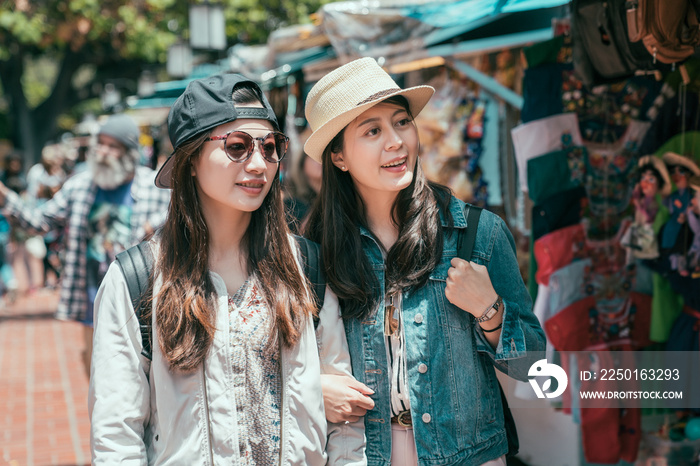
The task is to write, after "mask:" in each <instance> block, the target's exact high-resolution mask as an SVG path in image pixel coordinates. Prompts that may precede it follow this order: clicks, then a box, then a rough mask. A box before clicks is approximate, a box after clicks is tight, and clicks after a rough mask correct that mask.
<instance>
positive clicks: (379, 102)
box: [305, 58, 545, 466]
mask: <svg viewBox="0 0 700 466" xmlns="http://www.w3.org/2000/svg"><path fill="white" fill-rule="evenodd" d="M433 92H434V89H433V88H432V87H430V86H417V87H412V88H409V89H405V90H402V89H400V88H399V86H398V85H397V84H396V83H395V82H394V81H393V80H392V79H391V77H390V76H389V75H388V74H387V73H386V72H385V71H384V70H383V69H382V68H381V67H380V66H379V65H378V64H377V62H376V61H374V59H372V58H364V59H360V60H355V61H353V62H350V63H348V64H346V65H344V66H341V67H340V68H338V69H336V70H334V71H332V72H330V73H329V74H328V75H326V76H325V77H323V78H322V79H321V80H319V81H318V83H317V84H315V85H314V87H313V88H312V89H311V91H310V92H309V95H308V98H307V101H306V117H307V119H308V121H309V123H310V125H311V128H312V129H313V130H314V132H313V134H312V135H311V136H310V137H309V139H307V141H306V145H305V151H306V153H307V154H309V156H310V157H312V158H314V159H315V160H317V161H319V162H321V163H322V164H323V182H322V184H321V194H320V202H319V203H317V204H316V207H315V209H314V210H313V211H312V213H311V217H310V219H309V223H308V225H307V229H306V231H307V232H308V234H309V238H310V239H312V240H314V241H317V242H319V243H321V246H322V251H323V256H324V260H325V270H326V274H327V276H328V282H329V285H330V287H331V289H332V290H333V291H335V292H336V293H337V295H338V297H339V300H340V302H341V304H342V311H343V317H344V318H345V321H346V331H347V339H348V345H349V348H350V355H351V358H352V366H353V373H354V374H355V376H356V377H357V378H358V379H359V382H361V383H362V384H365V385H362V384H358V382H357V381H355V380H352V379H348V378H342V377H333V376H331V377H327V376H324V396H325V400H324V402H325V406H326V410H327V411H326V415H327V416H329V419H331V418H333V419H334V420H338V418H340V419H341V420H342V419H348V420H350V419H355V418H356V416H357V415H361V414H362V413H363V412H364V411H365V410H367V409H368V408H367V407H366V401H367V400H363V399H362V398H363V397H362V396H358V394H359V395H364V394H365V393H368V390H367V388H369V389H371V390H373V391H374V392H375V393H374V394H373V395H371V398H372V400H373V401H374V407H373V408H369V411H367V414H366V415H365V417H364V420H365V428H366V433H367V458H368V460H369V464H388V463H389V462H390V463H391V464H400V465H402V466H411V465H417V464H418V458H420V460H421V464H473V465H489V466H495V465H503V466H505V464H506V462H505V454H506V453H507V452H508V442H507V436H506V430H505V424H504V415H503V409H502V401H501V396H500V388H499V385H498V384H499V383H498V380H497V379H496V374H495V371H494V367H496V368H498V369H499V370H501V371H503V372H507V373H508V374H509V375H510V376H512V377H518V378H520V379H527V372H528V369H529V368H530V366H531V365H532V364H533V363H534V362H535V361H536V360H537V358H538V357H540V356H541V351H543V350H544V343H545V338H544V332H543V331H542V328H541V327H540V324H539V323H538V321H537V318H536V317H535V316H534V314H533V313H532V302H531V300H530V297H529V294H528V292H527V289H526V288H525V285H524V284H523V280H522V278H521V276H520V272H519V269H518V264H517V261H516V258H515V244H514V241H513V238H512V236H511V234H510V232H509V231H508V229H507V228H506V225H505V223H504V222H503V221H502V220H501V219H500V218H499V217H497V216H496V215H494V214H493V213H491V212H488V211H483V213H482V214H481V217H480V221H479V225H478V229H477V230H476V231H475V235H476V238H475V243H474V251H473V254H472V255H471V259H473V260H474V261H473V262H471V261H467V260H463V259H460V258H458V257H457V251H458V245H457V242H458V237H460V236H461V235H459V234H458V232H459V231H460V230H462V231H467V230H466V229H467V228H469V229H474V228H476V225H471V224H470V225H467V220H466V211H467V210H469V209H468V208H467V206H465V204H464V203H463V202H462V201H460V200H458V199H457V198H455V197H454V196H451V195H450V192H449V190H448V189H447V188H445V187H443V186H440V185H437V184H434V183H431V182H429V181H428V180H427V179H426V177H425V175H424V174H423V172H422V171H421V166H420V162H419V159H418V152H419V141H418V131H417V129H416V126H415V124H414V122H413V118H414V116H416V115H417V114H418V113H419V112H420V111H421V109H422V108H423V107H424V106H425V104H426V103H427V102H428V100H429V99H430V97H431V96H432V94H433ZM369 393H371V391H370V392H369Z"/></svg>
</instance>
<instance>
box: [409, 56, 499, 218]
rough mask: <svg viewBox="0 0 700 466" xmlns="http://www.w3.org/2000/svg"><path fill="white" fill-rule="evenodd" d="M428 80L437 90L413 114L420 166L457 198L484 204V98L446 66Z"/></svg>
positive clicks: (485, 192) (486, 193) (486, 199)
mask: <svg viewBox="0 0 700 466" xmlns="http://www.w3.org/2000/svg"><path fill="white" fill-rule="evenodd" d="M429 84H430V85H431V86H433V87H435V88H436V89H437V91H436V92H435V95H433V98H432V99H431V100H430V102H428V105H427V106H426V107H425V108H424V109H423V111H421V113H420V115H419V116H418V117H417V118H416V125H417V127H418V132H419V136H420V141H421V161H422V162H421V163H422V167H423V170H424V171H425V173H426V176H427V177H428V179H430V180H433V181H436V182H438V183H441V184H444V185H446V186H449V187H450V189H452V191H453V192H454V194H455V196H457V197H458V198H460V199H462V200H464V201H467V202H470V203H472V204H474V205H478V206H482V207H483V206H485V205H486V204H487V202H488V189H487V184H486V181H485V180H484V176H483V172H482V170H481V167H480V166H479V161H480V157H481V153H482V141H483V138H484V132H485V130H484V127H485V108H486V102H485V101H484V100H482V99H480V98H479V97H478V96H477V95H476V94H475V93H474V92H473V91H471V90H470V89H469V88H468V87H467V85H466V84H465V83H464V81H463V80H462V79H459V78H452V77H450V73H449V71H448V70H447V69H445V70H444V72H443V73H441V74H440V75H438V76H437V77H436V78H434V79H433V80H431V81H430V82H429Z"/></svg>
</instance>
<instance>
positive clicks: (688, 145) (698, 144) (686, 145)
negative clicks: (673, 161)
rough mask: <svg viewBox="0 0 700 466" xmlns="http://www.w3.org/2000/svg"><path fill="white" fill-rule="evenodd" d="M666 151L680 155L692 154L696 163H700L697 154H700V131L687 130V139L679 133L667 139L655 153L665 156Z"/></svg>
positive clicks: (658, 155)
mask: <svg viewBox="0 0 700 466" xmlns="http://www.w3.org/2000/svg"><path fill="white" fill-rule="evenodd" d="M666 152H675V153H676V154H680V155H687V156H690V157H691V158H692V159H693V160H694V161H695V163H698V158H697V155H696V156H693V154H700V131H686V133H685V141H684V140H683V134H682V133H681V134H677V135H675V136H673V137H672V138H671V139H669V140H668V141H666V142H665V143H664V144H663V145H662V146H661V147H660V148H659V149H658V150H657V151H656V152H655V153H654V155H656V156H657V157H661V156H663V155H664V154H665V153H666Z"/></svg>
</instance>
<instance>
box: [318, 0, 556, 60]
mask: <svg viewBox="0 0 700 466" xmlns="http://www.w3.org/2000/svg"><path fill="white" fill-rule="evenodd" d="M568 3H569V1H568V0H448V1H442V2H434V1H432V2H431V1H428V0H413V2H411V3H408V4H407V3H406V2H405V1H404V2H399V1H397V0H379V1H375V2H372V3H367V2H363V1H352V2H337V3H329V4H327V5H324V6H323V7H322V8H321V10H320V17H321V18H322V25H323V27H324V29H325V31H326V34H327V35H328V38H329V40H330V43H331V44H332V46H333V49H334V51H335V53H336V54H337V56H338V57H339V58H340V59H341V61H349V60H352V59H354V58H359V57H363V56H373V57H375V58H380V57H383V58H384V59H387V60H389V59H394V58H397V59H400V56H401V55H404V54H406V53H415V52H416V51H419V50H425V49H427V48H429V47H432V46H435V45H439V44H443V43H446V42H453V43H454V42H465V41H471V40H479V39H486V38H493V37H497V36H501V35H513V34H518V33H524V32H529V31H533V30H539V29H543V28H546V27H551V24H552V19H553V18H558V17H562V16H564V15H565V14H566V8H567V7H568Z"/></svg>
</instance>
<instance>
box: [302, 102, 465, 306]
mask: <svg viewBox="0 0 700 466" xmlns="http://www.w3.org/2000/svg"><path fill="white" fill-rule="evenodd" d="M383 102H386V103H391V104H394V105H399V106H401V107H403V108H404V109H405V110H406V112H408V115H409V117H410V118H411V119H413V116H412V115H411V111H410V108H409V106H408V101H407V100H406V99H405V98H404V97H403V96H397V97H392V98H389V99H386V100H384V101H383ZM344 132H345V129H343V130H342V131H341V132H340V133H338V134H337V135H336V136H335V138H333V140H332V141H331V142H330V143H329V144H328V146H327V147H326V148H325V150H324V151H323V155H322V163H323V181H322V185H321V193H320V195H319V196H318V199H317V202H316V203H315V205H314V208H313V210H312V212H311V215H310V217H309V222H308V224H307V226H306V236H307V237H308V238H309V239H311V240H313V241H316V242H317V243H320V244H321V248H322V252H323V258H324V270H325V273H326V277H327V279H328V284H329V286H330V287H331V289H332V290H333V291H334V292H335V294H336V295H338V298H339V299H340V301H341V304H342V314H343V317H345V318H364V317H366V316H368V315H370V314H371V313H372V312H373V310H374V309H376V307H377V305H378V304H379V303H380V302H381V301H382V300H383V297H382V296H380V286H379V283H378V281H377V278H376V276H375V274H374V271H373V270H372V266H371V265H370V262H369V260H368V259H367V257H366V256H365V253H364V251H363V248H362V237H361V235H360V229H359V227H360V226H363V227H365V228H366V229H367V230H369V226H368V223H367V218H366V216H365V206H364V203H363V201H362V198H361V197H360V195H359V194H358V193H357V190H356V189H355V186H354V184H353V181H352V178H351V177H350V174H349V173H347V172H344V171H342V170H340V169H339V168H338V167H336V166H335V165H334V164H333V161H332V154H333V153H338V152H341V151H342V150H343V136H344ZM449 202H450V190H449V189H448V188H447V187H445V186H442V185H439V184H436V183H433V182H431V181H428V179H427V178H426V177H425V174H424V173H423V170H422V169H421V166H420V162H419V161H418V160H416V166H415V167H414V176H413V180H412V181H411V184H410V185H409V186H407V187H406V188H404V189H402V190H401V191H400V192H399V194H398V196H397V198H396V200H395V201H394V206H393V208H392V217H393V221H394V223H395V224H396V225H397V226H398V229H399V236H398V239H397V240H396V242H395V243H394V245H393V246H392V247H391V248H390V249H389V251H388V252H387V257H386V261H385V263H386V283H385V289H386V293H387V294H391V293H394V292H397V291H401V290H411V289H415V288H419V287H421V286H423V285H424V284H425V283H426V282H427V281H428V278H429V277H430V273H431V272H432V270H433V269H434V268H435V267H436V266H437V264H438V263H439V261H440V258H441V257H442V249H443V235H442V222H441V220H440V211H441V210H442V212H443V214H444V215H445V218H446V219H447V220H448V221H449V222H450V223H451V222H452V217H451V216H450V212H449V209H448V204H449ZM377 243H378V244H381V243H380V242H379V241H378V240H377Z"/></svg>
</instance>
